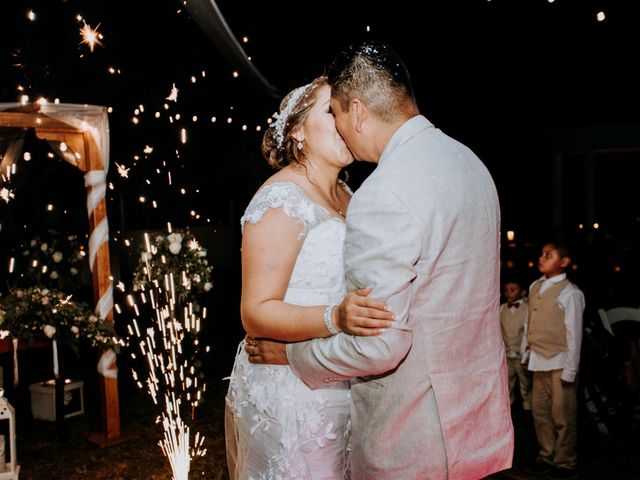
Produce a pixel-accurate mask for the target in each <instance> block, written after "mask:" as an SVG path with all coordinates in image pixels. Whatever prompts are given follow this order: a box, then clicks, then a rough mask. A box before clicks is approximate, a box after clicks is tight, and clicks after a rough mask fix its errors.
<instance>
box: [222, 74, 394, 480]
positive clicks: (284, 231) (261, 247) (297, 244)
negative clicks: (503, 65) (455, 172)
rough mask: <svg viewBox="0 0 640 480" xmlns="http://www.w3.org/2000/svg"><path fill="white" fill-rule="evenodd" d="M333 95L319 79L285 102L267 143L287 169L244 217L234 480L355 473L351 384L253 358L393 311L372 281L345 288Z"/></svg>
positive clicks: (364, 329)
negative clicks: (310, 379)
mask: <svg viewBox="0 0 640 480" xmlns="http://www.w3.org/2000/svg"><path fill="white" fill-rule="evenodd" d="M329 97H330V87H329V85H328V84H327V80H326V77H319V78H317V79H315V80H314V81H313V82H311V83H310V84H308V85H305V86H302V87H299V88H297V89H295V90H293V91H291V92H290V93H289V94H288V95H287V96H285V98H284V99H283V100H282V102H281V104H280V112H279V113H277V114H276V115H275V118H276V120H275V122H274V123H272V125H271V127H270V128H269V129H268V130H267V131H266V133H265V135H264V139H263V143H262V153H263V155H264V156H265V158H266V159H267V161H268V162H269V163H270V164H271V165H272V166H273V167H274V168H275V169H277V170H278V172H277V173H275V174H274V175H273V176H272V177H270V178H269V179H268V180H267V182H266V183H265V184H264V185H263V186H262V187H261V188H260V189H259V190H258V192H257V193H256V194H255V196H254V197H253V199H252V200H251V202H250V203H249V206H248V207H247V209H246V211H245V214H244V216H243V217H242V220H241V224H242V226H243V239H242V299H241V315H242V324H243V326H244V329H245V331H246V333H247V336H246V338H245V340H243V342H242V343H241V344H240V346H239V348H238V354H237V357H236V360H235V363H234V366H233V371H232V373H231V377H230V384H229V390H228V393H227V396H226V412H225V432H226V447H227V462H228V466H229V474H230V477H231V478H232V479H243V480H244V479H246V480H248V479H256V480H257V479H294V478H304V479H342V478H348V472H347V469H348V458H347V455H348V440H349V410H350V394H349V384H348V382H337V383H332V384H331V385H328V386H327V388H324V389H317V390H311V389H309V388H308V387H307V386H306V385H305V384H304V383H303V382H302V381H301V380H300V379H299V378H298V377H296V376H295V374H294V373H293V372H292V370H291V369H290V367H289V366H288V365H253V364H252V363H250V361H249V357H250V355H251V354H252V353H256V351H253V352H252V347H251V342H252V341H253V338H270V339H276V340H279V341H282V342H299V341H304V340H308V339H311V338H317V337H328V336H330V335H333V334H336V333H338V332H340V331H345V332H347V333H349V334H352V335H377V334H378V333H380V331H381V329H383V328H386V327H389V326H390V324H391V320H392V319H393V315H392V314H391V313H390V312H389V311H388V310H387V309H386V308H385V305H384V303H383V302H381V301H377V300H374V299H370V298H368V296H367V295H368V294H369V292H370V289H363V290H358V291H356V292H353V293H350V294H346V288H345V283H344V278H343V265H342V250H343V242H344V236H345V223H344V216H345V212H346V211H347V206H348V204H349V200H350V198H351V191H350V190H349V188H348V187H347V186H346V184H345V183H343V182H342V181H340V180H338V174H339V173H340V171H341V169H342V168H344V167H346V166H347V165H349V164H350V163H351V162H352V161H353V156H352V155H351V152H350V151H349V150H348V149H347V147H346V145H345V143H344V141H343V140H342V138H341V137H340V135H339V134H338V132H337V130H336V128H335V124H334V119H333V115H332V113H331V110H330V108H329ZM339 303H341V304H342V305H341V308H344V309H343V310H342V311H345V312H348V314H347V315H346V318H342V316H341V315H340V314H339V311H338V310H339V309H338V308H335V307H336V306H337V304H339ZM245 347H246V349H247V350H248V351H249V353H247V352H246V351H245Z"/></svg>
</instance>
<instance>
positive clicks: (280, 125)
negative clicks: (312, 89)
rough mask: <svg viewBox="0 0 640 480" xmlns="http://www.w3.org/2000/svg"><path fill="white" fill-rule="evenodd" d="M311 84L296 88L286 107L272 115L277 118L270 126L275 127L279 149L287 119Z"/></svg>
mask: <svg viewBox="0 0 640 480" xmlns="http://www.w3.org/2000/svg"><path fill="white" fill-rule="evenodd" d="M309 85H311V84H310V83H308V84H307V85H303V86H302V87H298V88H296V89H295V90H294V91H293V93H292V94H291V96H290V97H289V100H288V101H287V104H286V105H285V106H284V108H283V109H282V110H281V111H280V112H279V113H278V112H276V113H274V114H273V115H272V116H273V118H275V119H276V121H275V122H272V123H271V125H269V126H270V127H271V128H273V129H275V132H276V133H275V135H274V136H275V137H276V145H277V146H278V150H280V149H282V144H283V143H284V127H285V126H286V125H287V120H289V116H290V115H291V112H292V111H293V109H294V108H295V106H296V105H297V104H298V102H299V101H300V99H301V98H302V97H303V96H304V94H305V93H306V91H307V87H309Z"/></svg>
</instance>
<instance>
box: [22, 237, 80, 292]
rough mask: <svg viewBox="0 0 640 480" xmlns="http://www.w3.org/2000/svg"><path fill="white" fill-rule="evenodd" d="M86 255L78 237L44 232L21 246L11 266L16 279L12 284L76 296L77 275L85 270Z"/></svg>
mask: <svg viewBox="0 0 640 480" xmlns="http://www.w3.org/2000/svg"><path fill="white" fill-rule="evenodd" d="M85 256H86V252H85V248H84V245H81V244H80V242H79V240H78V237H77V235H68V234H62V233H60V232H57V231H55V230H47V231H45V232H43V233H40V234H38V235H36V236H35V237H33V238H32V239H31V240H30V241H29V242H28V243H26V244H24V245H22V246H21V247H20V249H19V253H18V254H17V255H16V256H15V265H14V270H15V271H16V273H19V276H17V278H15V279H14V282H13V283H15V284H17V285H19V286H22V287H30V286H33V285H38V286H42V287H47V288H52V289H58V290H62V291H64V292H68V293H76V292H77V291H79V289H80V280H79V274H80V272H81V270H82V269H85V268H87V269H88V264H87V260H86V258H85Z"/></svg>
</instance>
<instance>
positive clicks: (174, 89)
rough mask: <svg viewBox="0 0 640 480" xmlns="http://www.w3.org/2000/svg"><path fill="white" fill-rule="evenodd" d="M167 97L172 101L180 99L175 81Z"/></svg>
mask: <svg viewBox="0 0 640 480" xmlns="http://www.w3.org/2000/svg"><path fill="white" fill-rule="evenodd" d="M166 99H167V100H169V101H171V102H177V101H178V87H176V84H175V83H174V84H173V86H172V87H171V93H170V94H169V96H168V97H167V98H166Z"/></svg>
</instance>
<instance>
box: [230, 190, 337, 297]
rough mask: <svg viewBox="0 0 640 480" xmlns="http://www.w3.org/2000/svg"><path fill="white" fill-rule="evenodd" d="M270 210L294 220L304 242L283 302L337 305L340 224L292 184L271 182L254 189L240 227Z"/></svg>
mask: <svg viewBox="0 0 640 480" xmlns="http://www.w3.org/2000/svg"><path fill="white" fill-rule="evenodd" d="M342 185H343V186H344V187H345V188H347V190H348V187H346V185H344V184H342ZM348 191H349V190H348ZM270 208H282V211H283V212H284V213H285V214H286V215H288V216H290V217H293V218H296V219H297V220H298V221H299V222H300V223H301V224H302V225H303V227H304V229H303V231H302V233H301V234H300V238H301V240H303V242H304V243H303V245H302V248H301V250H300V254H299V255H298V259H297V261H296V265H295V267H294V269H293V273H292V274H291V280H290V282H289V289H288V290H287V294H286V296H285V301H286V302H290V303H295V304H297V305H325V304H327V303H339V302H340V301H341V300H342V298H343V296H344V294H345V284H344V275H343V265H342V259H343V257H342V255H343V247H344V234H345V224H344V221H343V220H342V219H341V218H338V217H335V216H332V215H331V214H330V213H329V211H328V210H327V209H326V208H324V207H323V206H322V205H320V204H318V203H316V202H314V201H313V200H311V198H309V196H308V195H307V194H306V193H305V191H304V190H303V189H302V188H301V187H300V186H298V185H296V184H295V183H293V182H275V183H271V184H268V185H265V186H264V187H262V188H261V189H260V190H258V192H257V193H256V194H255V196H254V197H253V199H252V200H251V202H249V205H248V206H247V209H246V211H245V214H244V215H243V217H242V219H241V220H240V223H241V225H242V226H243V227H244V224H245V223H246V222H251V223H257V222H259V221H260V219H261V218H262V216H263V215H264V214H265V213H266V212H267V210H268V209H270Z"/></svg>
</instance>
